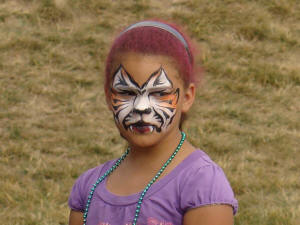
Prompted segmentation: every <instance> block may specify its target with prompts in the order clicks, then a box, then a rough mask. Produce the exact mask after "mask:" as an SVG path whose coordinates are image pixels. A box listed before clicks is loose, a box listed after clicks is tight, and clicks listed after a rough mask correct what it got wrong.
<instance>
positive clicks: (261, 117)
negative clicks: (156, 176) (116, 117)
mask: <svg viewBox="0 0 300 225" xmlns="http://www.w3.org/2000/svg"><path fill="white" fill-rule="evenodd" d="M147 18H161V19H165V20H170V21H174V22H176V23H178V24H181V25H183V26H184V27H185V29H186V31H187V32H188V33H189V34H190V36H191V37H192V38H193V39H194V41H195V42H196V43H197V45H199V46H198V48H199V54H198V57H197V63H198V64H200V63H201V64H202V65H203V67H204V68H205V77H204V79H203V82H202V84H201V85H200V86H199V88H198V93H197V100H196V102H195V104H194V106H193V109H192V111H191V112H190V118H189V120H188V122H187V123H186V124H185V128H184V130H185V131H186V133H187V137H188V139H189V140H190V141H191V142H192V143H193V144H194V145H195V146H198V147H200V148H201V149H203V150H205V151H206V152H207V153H208V154H209V155H210V156H211V158H212V159H213V160H214V161H216V162H217V163H218V164H219V165H220V166H222V168H223V169H224V171H225V173H226V175H227V177H228V179H229V180H230V182H231V185H232V187H233V189H234V191H235V194H236V197H237V199H238V200H239V207H240V208H239V212H238V214H237V216H236V217H235V224H236V225H298V224H299V221H300V171H299V170H300V169H299V168H300V154H299V150H300V147H299V146H300V97H299V96H300V72H299V71H300V4H299V0H252V1H250V0H248V1H247V0H197V1H196V0H176V1H175V0H173V1H171V0H170V1H166V0H161V1H156V0H149V1H146V0H144V1H141V0H140V1H138V0H135V1H133V0H128V1H121V0H115V1H113V0H0V38H1V39H0V40H1V41H0V216H1V218H2V219H1V224H2V225H52V224H53V225H55V224H60V225H64V224H67V221H68V213H69V209H68V205H67V199H68V195H69V192H70V189H71V187H72V185H73V183H74V181H75V179H76V178H77V177H78V176H79V175H80V174H81V173H82V172H83V171H85V170H86V169H88V168H91V167H94V166H97V165H99V164H100V163H103V162H104V161H106V160H108V159H112V158H115V157H118V156H119V155H120V154H121V153H122V152H123V151H124V148H125V142H124V141H122V140H121V139H120V137H119V134H118V131H117V130H116V128H115V126H114V122H113V118H112V115H111V114H110V112H109V111H108V109H107V107H106V105H105V100H104V92H103V88H102V87H103V71H104V61H105V57H106V54H107V52H108V50H109V46H110V44H111V41H112V40H113V37H115V36H116V35H117V33H118V32H119V31H120V30H121V29H122V28H124V27H126V26H127V25H129V24H131V23H133V22H136V21H138V20H141V19H147Z"/></svg>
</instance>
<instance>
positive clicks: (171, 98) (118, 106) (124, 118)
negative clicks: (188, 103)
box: [109, 53, 185, 147]
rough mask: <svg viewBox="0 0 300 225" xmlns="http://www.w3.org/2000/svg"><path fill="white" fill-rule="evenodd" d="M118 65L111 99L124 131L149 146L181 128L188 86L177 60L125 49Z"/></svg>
mask: <svg viewBox="0 0 300 225" xmlns="http://www.w3.org/2000/svg"><path fill="white" fill-rule="evenodd" d="M117 65H118V67H117V69H116V72H115V74H113V76H112V82H111V90H110V98H109V102H110V106H111V109H112V112H113V114H114V118H115V122H116V124H117V127H118V128H119V130H120V133H121V135H122V136H123V137H125V138H126V139H127V141H129V143H131V144H134V145H138V146H145V147H146V146H149V145H153V144H155V142H157V141H159V139H160V138H159V137H163V136H164V135H165V134H167V133H170V132H172V131H175V130H178V129H179V122H180V115H181V113H182V112H181V111H182V103H183V101H182V95H183V94H184V91H185V89H184V87H183V81H182V80H181V79H180V77H179V74H178V71H177V69H176V67H175V64H174V62H172V61H171V60H170V59H169V58H168V57H166V56H160V55H142V54H138V53H123V54H121V55H120V57H119V59H118V64H117ZM137 137H138V138H137Z"/></svg>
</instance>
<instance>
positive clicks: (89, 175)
mask: <svg viewBox="0 0 300 225" xmlns="http://www.w3.org/2000/svg"><path fill="white" fill-rule="evenodd" d="M114 162H115V160H112V161H108V162H106V163H105V164H103V165H100V166H98V167H95V168H93V169H90V170H88V171H86V172H85V173H83V174H82V175H81V176H80V177H79V178H78V179H77V181H76V183H75V184H74V186H73V189H72V192H71V195H70V198H69V206H70V208H71V209H73V210H77V211H82V212H83V211H84V209H85V205H86V202H87V198H88V195H89V192H90V189H91V187H92V185H93V184H94V183H95V182H96V180H97V179H98V178H99V177H100V176H102V175H103V174H104V173H105V171H106V170H107V169H109V168H110V167H111V166H112V165H113V164H114ZM140 194H141V192H140V193H136V194H133V195H129V196H117V195H115V194H113V193H111V192H109V191H108V190H107V189H106V180H104V181H103V182H102V183H100V184H99V185H98V186H97V188H96V190H95V192H94V195H93V198H92V201H91V204H90V208H89V213H88V217H87V225H131V224H132V221H133V218H134V214H135V209H136V205H137V202H138V199H139V196H140ZM212 204H228V205H231V206H232V207H233V213H234V214H235V213H236V211H237V207H238V204H237V200H236V199H235V198H234V194H233V191H232V189H231V187H230V184H229V182H228V180H227V178H226V176H225V174H224V172H223V170H222V169H221V168H220V167H219V166H218V165H217V164H216V163H214V162H213V161H212V160H211V159H210V158H209V157H208V156H207V155H206V154H205V153H204V152H203V151H201V150H196V151H194V152H193V153H191V154H190V155H189V156H188V157H187V158H185V159H184V160H183V161H182V162H181V163H180V164H179V165H178V166H177V167H175V168H174V169H173V170H172V171H171V172H170V173H169V174H167V175H166V176H165V177H163V178H162V179H160V180H158V181H157V182H155V183H154V184H153V185H152V186H151V188H150V189H149V190H148V192H147V194H146V195H145V197H144V200H143V203H142V207H141V211H140V215H139V219H138V224H139V225H181V224H182V221H183V216H184V213H185V212H186V211H187V210H189V209H192V208H196V207H201V206H205V205H212Z"/></svg>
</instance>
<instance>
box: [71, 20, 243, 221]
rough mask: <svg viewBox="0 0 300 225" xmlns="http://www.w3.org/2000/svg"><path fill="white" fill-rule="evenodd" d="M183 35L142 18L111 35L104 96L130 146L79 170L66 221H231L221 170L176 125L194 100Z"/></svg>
mask: <svg viewBox="0 0 300 225" xmlns="http://www.w3.org/2000/svg"><path fill="white" fill-rule="evenodd" d="M195 81H196V77H195V74H194V57H193V52H192V49H191V47H190V44H189V42H188V40H187V38H186V37H185V36H184V35H183V34H182V33H181V32H180V31H179V30H178V29H177V28H176V27H175V26H174V25H170V24H167V23H165V22H158V21H142V22H139V23H136V24H133V25H131V26H129V27H128V28H127V29H125V30H124V31H123V32H121V34H120V35H119V36H118V37H117V39H116V40H115V41H114V43H113V45H112V48H111V50H110V52H109V55H108V58H107V62H106V83H105V93H106V100H107V104H108V106H109V108H110V110H111V111H112V113H113V116H114V119H115V123H116V126H117V128H118V129H119V132H120V135H121V136H122V137H123V138H125V139H126V141H127V142H128V146H129V147H128V149H127V150H126V151H125V153H124V154H123V155H122V156H121V157H120V158H119V159H117V160H112V161H109V162H107V163H105V164H103V165H100V166H98V167H96V168H93V169H90V170H88V171H87V172H85V173H84V174H82V175H81V176H80V177H79V178H78V180H77V181H76V183H75V185H74V186H73V189H72V192H71V195H70V198H69V206H70V208H71V213H70V220H69V224H70V225H83V224H84V225H137V224H139V225H181V224H184V225H232V224H233V214H235V213H236V211H237V201H236V199H235V198H234V194H233V192H232V189H231V187H230V184H229V183H228V181H227V179H226V176H225V175H224V173H223V171H222V169H221V168H220V167H219V166H218V165H216V164H215V163H214V162H213V161H212V160H211V159H210V158H209V157H208V156H207V155H206V154H205V153H204V152H203V151H201V150H199V149H196V148H195V147H194V146H192V145H191V144H190V143H189V142H188V141H187V140H186V135H185V133H184V132H182V131H181V124H182V122H183V118H184V115H185V114H186V113H187V112H188V110H189V109H190V107H191V106H192V104H193V102H194V99H195V91H196V88H195Z"/></svg>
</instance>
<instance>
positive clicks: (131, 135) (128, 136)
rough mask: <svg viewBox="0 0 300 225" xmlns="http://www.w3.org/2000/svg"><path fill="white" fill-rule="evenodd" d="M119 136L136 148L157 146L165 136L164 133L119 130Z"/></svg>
mask: <svg viewBox="0 0 300 225" xmlns="http://www.w3.org/2000/svg"><path fill="white" fill-rule="evenodd" d="M120 135H121V136H122V137H123V138H124V139H125V140H126V141H127V142H128V143H129V144H130V145H133V146H135V147H138V148H147V147H152V146H155V145H157V144H158V143H159V142H160V141H161V140H162V139H163V138H164V136H165V135H166V132H157V131H155V130H154V131H152V132H137V131H132V130H126V131H125V130H122V131H121V130H120Z"/></svg>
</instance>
